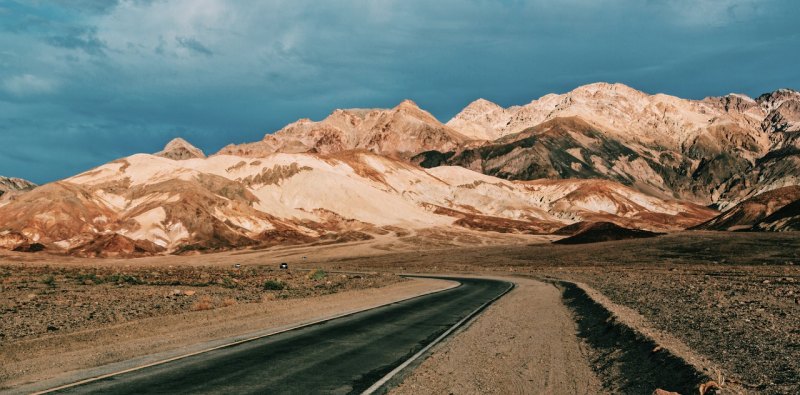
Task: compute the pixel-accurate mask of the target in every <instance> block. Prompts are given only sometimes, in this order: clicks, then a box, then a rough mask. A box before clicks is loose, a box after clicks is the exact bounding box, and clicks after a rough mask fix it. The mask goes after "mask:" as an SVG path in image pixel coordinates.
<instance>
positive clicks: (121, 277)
mask: <svg viewBox="0 0 800 395" xmlns="http://www.w3.org/2000/svg"><path fill="white" fill-rule="evenodd" d="M106 281H108V282H111V283H117V284H123V283H124V284H130V285H141V284H144V281H142V280H141V279H139V278H137V277H135V276H129V275H127V274H119V273H115V274H112V275H110V276H108V277H106Z"/></svg>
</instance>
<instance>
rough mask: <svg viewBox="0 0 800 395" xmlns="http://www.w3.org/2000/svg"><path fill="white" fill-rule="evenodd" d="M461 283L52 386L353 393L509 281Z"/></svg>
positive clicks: (126, 391) (97, 389)
mask: <svg viewBox="0 0 800 395" xmlns="http://www.w3.org/2000/svg"><path fill="white" fill-rule="evenodd" d="M458 281H459V282H461V284H462V285H461V286H459V287H456V288H452V289H450V290H446V291H443V292H439V293H435V294H431V295H425V296H421V297H418V298H414V299H410V300H407V301H403V302H398V303H394V304H391V305H388V306H385V307H381V308H377V309H373V310H370V311H366V312H362V313H357V314H354V315H351V316H347V317H342V318H338V319H335V320H332V321H328V322H325V323H321V324H316V325H313V326H309V327H305V328H301V329H297V330H294V331H290V332H285V333H282V334H278V335H274V336H270V337H265V338H261V339H258V340H254V341H251V342H247V343H242V344H238V345H235V346H231V347H226V348H222V349H218V350H214V351H210V352H207V353H203V354H199V355H195V356H191V357H187V358H184V359H180V360H176V361H172V362H169V363H165V364H162V365H157V366H152V367H149V368H145V369H141V370H137V371H133V372H129V373H124V374H121V375H117V376H113V377H109V378H105V379H102V380H99V381H95V382H91V383H87V384H84V385H81V386H77V387H72V388H68V389H64V390H61V391H59V392H58V393H104V394H144V393H168V394H182V393H192V394H196V393H206V394H251V393H259V394H264V393H268V394H317V393H333V394H348V393H360V392H361V391H363V390H365V389H367V388H368V387H369V386H370V385H372V384H373V383H375V382H376V381H378V380H379V379H380V378H382V377H383V376H385V375H386V374H387V373H389V372H390V371H392V370H393V369H394V368H395V367H397V366H399V365H400V364H401V363H403V362H404V361H405V360H406V359H408V358H409V357H410V356H411V355H413V354H414V353H416V352H417V351H419V350H420V349H422V348H423V347H425V346H426V345H427V344H429V343H430V342H432V341H433V340H434V339H436V338H437V337H438V336H439V335H441V334H442V333H444V332H445V331H446V330H447V329H449V328H450V327H452V326H453V325H455V324H456V323H457V322H459V321H460V320H461V319H462V318H464V317H465V316H467V315H468V314H470V313H471V312H472V311H474V310H475V309H477V308H479V307H480V306H481V305H483V304H484V303H486V302H487V301H489V300H491V299H493V298H495V297H496V296H498V295H500V294H502V293H503V292H505V291H506V290H507V289H508V287H509V285H510V284H509V283H506V282H501V281H493V280H482V279H458Z"/></svg>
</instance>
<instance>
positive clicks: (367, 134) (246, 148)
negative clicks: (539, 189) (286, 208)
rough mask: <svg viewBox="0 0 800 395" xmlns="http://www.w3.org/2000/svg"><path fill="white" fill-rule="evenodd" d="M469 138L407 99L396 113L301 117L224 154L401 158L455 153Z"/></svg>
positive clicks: (361, 111)
mask: <svg viewBox="0 0 800 395" xmlns="http://www.w3.org/2000/svg"><path fill="white" fill-rule="evenodd" d="M468 140H469V138H467V137H466V136H464V135H462V134H460V133H459V132H457V131H455V130H453V129H452V128H449V127H447V126H445V125H443V124H442V123H441V122H439V121H438V120H437V119H436V118H435V117H434V116H433V115H431V114H429V113H428V112H426V111H423V110H422V109H420V108H419V107H418V106H417V105H416V103H414V102H412V101H410V100H406V101H403V102H402V103H400V104H399V105H398V106H397V107H394V108H392V109H385V110H384V109H350V110H336V111H334V112H333V113H331V114H330V115H329V116H328V117H327V118H325V119H324V120H322V121H319V122H313V121H311V120H309V119H301V120H299V121H297V122H295V123H292V124H290V125H287V126H286V127H284V128H283V129H281V130H279V131H277V132H275V133H271V134H267V135H266V136H264V139H263V140H261V141H258V142H255V143H249V144H241V145H229V146H227V147H225V148H223V149H222V150H221V151H220V152H219V154H222V155H239V156H247V157H261V156H264V155H267V154H271V153H275V152H283V153H305V152H308V153H321V154H328V153H332V152H340V151H346V150H351V149H363V150H367V151H371V152H374V153H378V154H385V155H390V156H395V157H410V156H412V155H414V154H417V153H419V152H422V151H428V150H442V151H448V150H452V149H455V148H457V147H459V146H461V145H462V144H464V143H465V142H467V141H468Z"/></svg>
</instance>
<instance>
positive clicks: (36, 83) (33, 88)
mask: <svg viewBox="0 0 800 395" xmlns="http://www.w3.org/2000/svg"><path fill="white" fill-rule="evenodd" d="M3 88H4V89H5V91H6V92H8V93H10V94H12V95H14V96H19V97H25V96H35V95H41V94H46V93H51V92H53V91H55V90H56V84H55V82H53V81H51V80H48V79H44V78H40V77H37V76H35V75H31V74H22V75H17V76H13V77H10V78H7V79H6V80H5V81H3Z"/></svg>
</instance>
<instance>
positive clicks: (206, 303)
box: [192, 295, 214, 311]
mask: <svg viewBox="0 0 800 395" xmlns="http://www.w3.org/2000/svg"><path fill="white" fill-rule="evenodd" d="M213 308H214V301H213V300H211V297H210V296H208V295H204V296H201V297H200V299H198V300H197V301H196V302H194V304H192V311H200V310H211V309H213Z"/></svg>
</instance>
